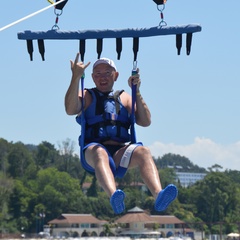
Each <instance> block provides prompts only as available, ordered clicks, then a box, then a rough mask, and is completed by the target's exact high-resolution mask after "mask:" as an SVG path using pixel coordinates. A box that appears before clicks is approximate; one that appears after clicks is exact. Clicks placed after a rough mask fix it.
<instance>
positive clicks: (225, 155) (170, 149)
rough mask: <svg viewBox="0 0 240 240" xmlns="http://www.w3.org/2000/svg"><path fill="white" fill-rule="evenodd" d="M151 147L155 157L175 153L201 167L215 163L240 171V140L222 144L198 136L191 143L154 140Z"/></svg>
mask: <svg viewBox="0 0 240 240" xmlns="http://www.w3.org/2000/svg"><path fill="white" fill-rule="evenodd" d="M149 148H150V150H151V152H152V155H153V156H154V157H162V156H163V155H164V154H167V153H173V154H179V155H181V156H184V157H187V158H188V159H189V160H190V161H191V162H193V163H194V164H197V165H198V166H199V167H204V168H208V167H211V166H213V165H214V164H219V165H220V166H222V167H223V170H225V169H231V170H238V171H240V141H239V142H236V143H233V144H230V145H221V144H218V143H215V142H213V141H212V140H211V139H208V138H200V137H196V138H195V139H194V142H193V143H192V144H189V145H176V144H174V143H170V144H165V143H162V142H154V143H153V144H152V145H151V146H149Z"/></svg>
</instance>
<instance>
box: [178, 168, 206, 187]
mask: <svg viewBox="0 0 240 240" xmlns="http://www.w3.org/2000/svg"><path fill="white" fill-rule="evenodd" d="M206 175H207V174H206V173H191V172H177V171H176V181H179V182H180V184H181V186H182V187H188V186H191V185H193V184H194V183H196V182H197V181H200V180H203V179H204V178H205V176H206Z"/></svg>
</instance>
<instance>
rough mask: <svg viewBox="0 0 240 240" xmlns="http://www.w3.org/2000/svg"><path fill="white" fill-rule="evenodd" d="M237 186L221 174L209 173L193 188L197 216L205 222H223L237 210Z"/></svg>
mask: <svg viewBox="0 0 240 240" xmlns="http://www.w3.org/2000/svg"><path fill="white" fill-rule="evenodd" d="M236 192H237V186H236V184H235V183H233V182H232V181H231V180H230V178H229V177H228V176H227V175H226V174H224V173H222V172H211V173H210V174H208V175H207V176H206V177H205V178H204V180H202V181H200V182H198V183H197V184H196V186H195V187H194V191H193V196H194V197H193V198H194V203H195V205H196V207H197V215H198V216H199V217H200V218H201V219H202V220H203V221H205V222H212V223H215V222H221V221H225V218H226V217H227V214H228V213H230V212H234V211H236V210H237V206H238V204H239V202H238V198H239V196H237V195H236Z"/></svg>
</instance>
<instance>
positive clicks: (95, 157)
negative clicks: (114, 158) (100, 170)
mask: <svg viewBox="0 0 240 240" xmlns="http://www.w3.org/2000/svg"><path fill="white" fill-rule="evenodd" d="M85 158H86V161H87V163H88V164H89V165H91V166H92V167H93V168H95V166H96V165H97V164H99V163H101V162H108V154H107V152H106V150H105V149H103V148H102V147H101V146H90V147H89V148H88V149H87V150H86V152H85Z"/></svg>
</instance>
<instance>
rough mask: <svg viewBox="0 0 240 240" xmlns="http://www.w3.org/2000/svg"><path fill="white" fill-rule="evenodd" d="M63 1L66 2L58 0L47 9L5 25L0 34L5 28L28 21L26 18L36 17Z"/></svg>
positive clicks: (0, 29)
mask: <svg viewBox="0 0 240 240" xmlns="http://www.w3.org/2000/svg"><path fill="white" fill-rule="evenodd" d="M64 1H66V0H60V1H58V2H55V3H53V4H51V5H50V6H47V7H45V8H42V9H40V10H39V11H37V12H34V13H32V14H29V15H28V16H26V17H23V18H21V19H19V20H17V21H15V22H12V23H10V24H8V25H6V26H5V27H2V28H0V32H1V31H3V30H5V29H7V28H10V27H12V26H13V25H16V24H18V23H20V22H22V21H24V20H26V19H28V18H31V17H33V16H35V15H37V14H39V13H41V12H43V11H45V10H47V9H49V8H51V7H54V6H56V5H58V4H60V3H62V2H64Z"/></svg>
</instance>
